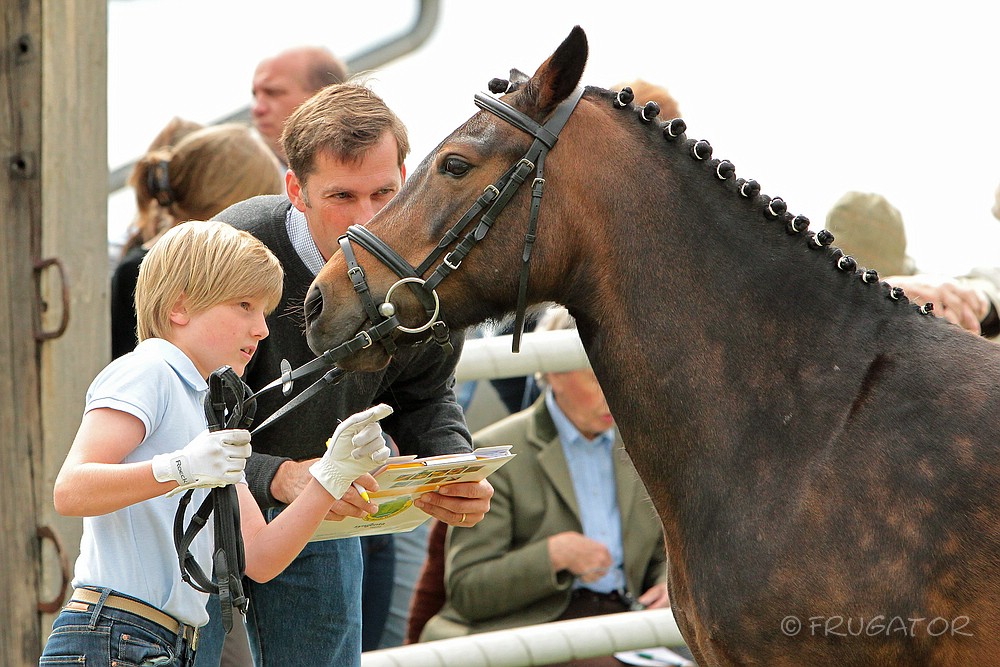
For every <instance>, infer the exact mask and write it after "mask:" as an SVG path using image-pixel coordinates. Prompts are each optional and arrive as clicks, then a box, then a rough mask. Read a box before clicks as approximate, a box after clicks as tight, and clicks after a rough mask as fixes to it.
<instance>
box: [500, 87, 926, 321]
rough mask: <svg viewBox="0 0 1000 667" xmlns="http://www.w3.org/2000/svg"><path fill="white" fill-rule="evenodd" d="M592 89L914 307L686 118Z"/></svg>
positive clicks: (841, 265)
mask: <svg viewBox="0 0 1000 667" xmlns="http://www.w3.org/2000/svg"><path fill="white" fill-rule="evenodd" d="M494 81H496V80H494ZM590 89H591V90H593V91H595V92H597V93H598V94H599V95H600V96H601V97H604V98H607V99H609V101H610V102H611V105H612V106H613V107H614V108H615V109H619V110H622V111H626V112H629V113H632V114H634V115H635V116H636V119H637V120H638V121H639V123H640V124H642V125H647V126H649V131H650V132H651V133H653V132H657V133H659V134H660V135H662V138H663V140H664V141H665V142H666V143H668V144H671V145H673V146H674V147H676V148H677V149H679V150H681V151H682V152H683V153H684V154H686V155H688V156H690V157H691V158H692V159H693V160H696V161H698V162H701V163H703V164H704V166H705V170H706V171H707V172H709V173H710V174H711V175H712V176H714V177H715V180H717V181H720V182H721V184H722V185H723V187H725V188H727V189H728V190H729V191H730V192H731V193H732V194H734V195H736V196H738V197H741V198H743V199H749V200H752V201H753V205H754V207H755V208H757V209H758V210H759V211H760V213H761V215H762V217H763V218H764V219H765V220H768V221H772V222H777V223H779V224H780V225H781V228H783V229H784V231H785V232H786V233H787V234H789V235H793V236H796V235H797V236H801V238H802V239H803V240H804V241H805V242H806V243H807V244H808V247H809V248H810V249H813V250H819V251H825V254H826V256H827V257H828V258H829V259H830V260H831V261H832V262H833V263H834V264H835V266H836V267H837V269H839V270H840V271H841V272H843V273H844V274H845V275H846V276H849V277H851V278H855V279H858V280H859V281H860V282H861V283H862V284H863V285H877V286H878V287H879V289H880V290H881V293H882V294H883V295H884V296H885V297H886V298H888V299H891V300H893V301H898V302H900V303H902V304H910V301H909V299H908V298H907V297H906V295H905V293H904V291H903V289H902V288H900V287H893V286H892V285H889V284H888V283H886V282H885V281H880V280H879V275H878V272H877V271H876V270H875V269H871V268H866V267H862V266H859V265H858V262H857V260H856V259H855V258H854V257H852V256H851V255H848V254H846V253H845V252H844V251H843V250H841V249H840V248H838V247H836V246H834V245H833V241H834V236H833V234H832V233H830V232H829V231H828V230H826V229H821V230H819V231H818V232H813V231H810V230H809V222H810V221H809V218H807V217H806V216H804V215H800V214H792V213H791V212H789V210H788V205H787V203H786V202H785V200H784V199H782V198H781V197H770V196H768V195H766V194H764V193H762V192H761V186H760V184H759V183H758V182H757V181H755V180H753V179H746V178H737V177H736V166H735V165H734V164H733V163H732V162H730V161H729V160H725V159H722V160H720V159H718V158H714V157H712V152H713V151H712V145H711V144H710V143H709V142H708V141H706V140H704V139H697V140H696V139H691V138H688V136H687V123H685V122H684V120H683V119H682V118H672V119H663V120H660V119H658V116H659V112H660V106H659V104H657V103H656V102H653V101H649V102H646V103H645V104H641V105H639V104H636V103H635V102H636V101H635V99H634V94H633V92H632V89H631V88H630V87H628V86H626V87H625V88H623V89H622V90H620V91H618V92H617V93H615V92H612V91H606V90H602V89H598V88H594V87H590ZM910 305H912V307H913V309H914V310H916V311H917V312H919V313H921V314H923V315H928V314H930V313H931V312H932V311H933V309H934V304H933V303H930V302H928V303H924V304H922V305H921V304H916V303H913V304H910Z"/></svg>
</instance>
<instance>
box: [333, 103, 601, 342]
mask: <svg viewBox="0 0 1000 667" xmlns="http://www.w3.org/2000/svg"><path fill="white" fill-rule="evenodd" d="M582 96H583V88H577V89H576V90H574V91H573V93H572V94H571V95H570V96H569V97H568V98H566V99H565V100H563V101H562V102H561V103H560V104H559V106H557V107H556V109H555V111H553V112H552V115H551V116H550V117H549V119H548V120H547V121H546V122H545V124H540V123H538V122H536V121H534V120H532V119H531V118H529V117H528V116H527V115H526V114H524V113H522V112H520V111H518V110H517V109H515V108H513V107H512V106H510V105H509V104H506V103H505V102H502V101H500V100H499V99H497V98H495V97H492V96H490V95H486V94H483V93H477V94H476V106H478V107H479V108H480V109H483V110H485V111H489V112H490V113H492V114H494V115H495V116H497V117H499V118H500V119H501V120H504V121H506V122H507V123H510V124H511V125H513V126H514V127H516V128H518V129H520V130H522V131H524V132H526V133H528V134H530V135H531V136H532V137H534V141H533V142H532V144H531V147H530V148H528V152H527V153H525V154H524V157H522V158H521V159H520V160H519V161H518V162H517V163H516V164H514V165H513V166H511V167H510V168H509V169H508V170H507V171H506V172H505V173H504V174H503V176H501V177H500V179H499V180H497V181H496V182H495V183H493V184H492V185H488V186H486V189H484V190H483V193H482V194H481V195H480V196H479V197H478V198H477V199H476V201H475V203H474V204H473V205H472V206H471V207H470V208H469V210H468V211H466V212H465V215H463V216H462V217H461V219H460V220H459V221H458V222H457V223H455V225H454V226H453V227H452V228H451V229H450V230H448V232H447V233H445V235H444V236H443V237H442V238H441V240H440V241H439V242H438V244H437V247H435V248H434V250H432V251H431V252H430V254H428V255H427V257H426V258H425V259H424V261H423V262H421V263H420V266H417V267H413V266H411V265H410V263H409V262H407V261H406V260H405V259H403V257H402V256H401V255H400V254H399V253H397V252H396V251H395V250H393V249H392V248H390V247H389V246H388V245H387V244H386V243H385V242H384V241H383V240H382V239H380V238H379V237H378V236H376V235H375V234H374V233H372V232H371V231H369V230H368V229H367V228H366V227H362V226H359V225H351V226H350V227H348V228H347V233H346V234H345V235H344V236H341V237H340V238H339V239H338V241H339V243H340V248H341V250H343V252H344V258H345V259H346V261H347V274H348V276H349V277H350V278H351V282H352V284H353V285H354V290H355V292H357V294H358V297H359V298H360V299H361V302H362V304H363V305H364V308H365V312H366V313H367V315H368V318H369V320H370V321H371V322H372V324H373V325H378V324H381V323H382V322H383V321H384V320H385V319H386V318H389V317H393V316H394V315H395V312H396V308H395V306H394V305H393V304H392V303H391V301H390V298H391V297H392V293H393V292H394V291H395V290H396V289H397V288H398V287H400V286H402V285H410V286H411V287H412V288H413V292H414V294H416V296H417V298H418V299H420V301H421V304H422V305H423V306H424V310H425V311H426V312H427V315H428V320H427V322H426V323H425V324H423V325H422V326H420V327H416V328H407V327H403V326H401V325H397V327H396V328H395V329H394V330H392V331H391V332H389V333H385V334H382V336H383V337H381V338H373V341H375V342H379V343H381V344H382V345H383V346H384V347H386V351H387V352H388V353H389V354H390V355H391V354H392V352H393V351H394V350H395V344H394V343H393V342H392V341H391V340H388V338H389V337H390V336H391V335H392V333H394V332H395V331H400V332H403V333H411V334H416V333H422V332H424V331H427V330H430V332H431V335H432V337H433V338H434V340H436V341H437V342H438V343H439V344H442V345H450V344H449V343H447V341H448V340H449V338H448V328H447V325H446V324H445V323H444V321H443V320H441V319H440V316H441V304H440V301H439V299H438V295H437V292H435V288H436V287H437V286H438V284H440V282H441V281H442V280H444V279H445V278H446V277H447V276H448V275H449V274H450V273H451V272H452V271H454V270H455V269H457V268H458V267H459V266H461V264H462V260H463V259H465V256H466V255H468V254H469V252H470V251H471V250H472V248H473V247H475V245H476V244H477V243H479V242H480V241H482V240H483V238H485V237H486V234H487V233H488V232H489V231H490V228H491V227H492V226H493V223H494V221H495V220H496V217H497V216H498V215H499V214H500V212H501V211H503V209H504V208H505V207H506V206H507V204H508V203H509V202H510V200H511V198H512V197H513V196H514V194H515V193H516V192H517V191H518V189H519V188H520V187H521V185H522V184H523V183H524V182H525V181H526V180H527V178H528V175H529V174H530V173H531V171H532V170H534V171H535V179H534V180H533V181H532V183H531V211H530V214H529V218H528V231H527V233H526V234H525V236H524V250H523V252H522V253H521V274H520V280H519V283H518V293H517V310H516V311H515V319H514V338H513V343H512V349H513V351H514V352H518V351H519V350H520V347H521V334H522V332H523V331H524V317H525V310H526V308H527V296H528V273H529V269H530V262H531V252H532V249H533V247H534V243H535V229H536V227H537V223H538V210H539V208H540V207H541V202H542V195H543V194H544V191H545V177H544V168H545V156H546V155H547V154H548V152H549V150H551V149H552V147H553V146H555V145H556V141H557V140H558V139H559V133H560V132H561V131H562V129H563V127H564V126H565V125H566V121H568V120H569V117H570V116H571V115H572V114H573V111H574V110H575V109H576V105H577V103H578V102H579V101H580V98H581V97H582ZM484 210H485V212H483V211H484ZM480 213H481V214H482V215H480ZM477 216H479V224H477V225H476V226H475V227H474V228H473V229H472V230H471V231H469V232H468V233H465V229H466V227H468V226H469V225H470V224H471V223H472V221H473V220H474V219H475V218H476V217H477ZM463 233H465V236H464V237H462V234H463ZM459 238H461V241H460V242H459V243H458V244H457V245H456V246H455V248H454V249H453V250H452V251H451V252H448V253H447V254H444V253H445V252H446V251H447V250H448V248H449V247H451V245H452V244H453V243H455V241H458V240H459ZM351 242H354V243H356V244H358V245H359V246H361V247H362V248H364V249H365V250H367V251H368V252H369V253H371V254H372V255H374V256H375V258H376V259H378V260H379V261H380V262H381V263H382V264H384V265H385V266H386V267H388V268H389V269H391V270H392V271H393V272H394V273H395V274H396V275H397V276H399V278H400V279H399V280H398V281H397V282H396V283H394V284H393V285H392V287H390V288H389V290H388V292H386V295H385V300H384V302H383V303H382V304H380V305H379V306H378V307H376V306H375V303H374V301H373V299H372V296H371V290H370V289H369V287H368V283H367V280H366V279H365V275H364V271H363V270H362V268H361V266H360V265H359V263H358V261H357V258H356V257H355V255H354V250H353V248H352V247H351ZM442 255H444V257H442ZM438 259H440V260H441V262H440V264H438V265H437V268H435V269H434V271H433V272H432V273H431V275H430V276H429V277H428V278H427V279H426V280H425V279H423V278H422V277H421V276H423V275H424V274H425V273H427V271H429V270H430V268H431V266H432V265H433V264H434V263H435V262H437V261H438ZM373 328H375V327H373ZM390 348H391V349H390Z"/></svg>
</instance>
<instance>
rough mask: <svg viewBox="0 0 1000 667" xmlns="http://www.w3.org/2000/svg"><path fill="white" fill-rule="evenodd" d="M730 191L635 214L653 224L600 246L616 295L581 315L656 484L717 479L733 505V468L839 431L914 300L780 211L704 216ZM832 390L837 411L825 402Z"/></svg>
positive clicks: (780, 457) (788, 465)
mask: <svg viewBox="0 0 1000 667" xmlns="http://www.w3.org/2000/svg"><path fill="white" fill-rule="evenodd" d="M723 205H724V203H723ZM719 206H720V204H719V203H718V202H713V201H709V202H696V205H694V206H689V207H688V208H686V209H684V208H682V209H681V210H682V213H681V214H680V216H678V214H676V213H674V214H671V213H669V212H668V211H669V209H668V205H667V204H666V203H665V204H664V205H663V209H662V213H658V214H657V215H659V216H661V217H655V216H653V217H651V218H650V219H648V220H637V219H635V218H633V219H632V220H631V223H632V225H635V226H640V225H641V227H640V228H641V229H642V230H643V234H642V235H641V236H639V235H632V236H630V235H629V234H627V233H622V234H619V235H618V236H616V237H615V238H616V239H619V240H617V241H613V242H610V243H608V244H607V245H606V246H604V248H605V249H604V250H602V252H606V253H607V254H608V256H607V257H595V258H591V266H610V265H614V266H617V267H618V271H617V272H616V273H617V275H616V276H610V277H608V279H607V281H606V283H601V282H597V283H592V284H591V285H590V288H591V289H593V290H595V292H596V293H598V294H600V295H601V296H600V298H598V299H592V300H591V303H589V304H584V303H582V301H583V300H581V303H580V304H579V306H578V307H577V308H575V311H576V312H575V314H577V316H578V319H579V320H581V336H582V337H583V338H584V341H585V345H586V347H587V349H588V354H589V355H590V358H591V362H592V364H593V365H594V367H595V370H596V371H597V373H598V377H599V378H600V379H601V381H602V386H603V387H604V389H605V393H606V394H607V396H608V401H609V404H610V406H611V409H612V412H613V413H614V415H615V418H616V421H617V422H618V424H619V427H620V428H621V430H622V435H623V437H624V439H625V443H626V448H627V449H628V450H629V452H630V454H631V455H632V457H633V460H634V461H635V463H636V466H637V468H638V469H639V471H640V474H642V476H643V479H644V480H645V481H646V482H647V485H649V480H650V479H659V480H661V481H662V482H663V486H664V493H665V494H676V493H678V492H680V493H684V492H685V491H690V490H691V487H692V486H696V487H699V488H702V489H712V491H710V492H713V493H718V494H719V495H720V497H721V498H714V499H713V501H719V500H720V499H721V501H722V503H723V504H724V503H725V501H726V498H725V497H727V496H731V495H732V487H731V486H729V484H730V482H729V481H727V480H726V476H727V475H730V474H732V471H733V470H738V469H740V467H741V466H743V467H744V468H745V469H746V470H750V471H752V470H758V471H762V470H769V471H775V472H777V471H782V470H792V469H794V467H795V466H796V465H802V464H803V461H805V459H806V457H808V456H809V455H810V452H812V451H815V448H816V447H817V445H818V444H821V443H822V441H823V439H824V438H826V437H835V433H836V428H837V424H838V420H839V419H840V418H841V417H840V416H839V415H841V414H845V413H846V412H847V411H848V410H849V408H850V406H851V404H852V401H853V400H854V399H855V397H856V396H857V394H858V392H859V391H860V387H861V386H862V385H863V383H864V382H865V378H866V376H867V374H868V373H869V372H870V368H871V366H872V364H873V363H874V360H875V358H876V357H877V355H878V353H879V347H878V346H877V345H876V344H875V341H876V337H877V336H878V334H879V332H880V331H883V330H885V329H886V328H887V327H888V328H893V327H894V326H895V322H896V320H898V319H899V318H900V317H907V316H908V315H911V314H910V313H908V312H903V310H902V308H897V309H895V312H893V307H892V306H884V305H882V306H880V305H879V304H881V303H882V302H884V301H885V297H884V294H883V293H884V291H885V289H886V288H885V287H884V286H880V285H878V284H873V285H866V284H864V283H863V282H862V281H861V280H860V278H858V277H857V276H856V275H855V274H854V272H853V271H850V270H848V271H841V270H839V269H838V268H837V267H836V266H835V259H834V258H833V257H831V253H830V251H828V250H827V249H812V248H810V247H809V244H808V242H807V240H806V239H805V238H802V237H797V236H795V237H793V236H790V235H788V234H786V232H785V231H784V226H783V225H782V224H781V223H779V222H776V221H768V220H766V219H764V217H763V216H762V215H759V216H757V217H751V216H749V215H746V214H744V213H740V214H732V213H726V214H724V215H722V216H715V215H712V214H711V213H709V214H707V215H706V214H701V217H698V216H699V214H698V213H697V211H712V210H713V207H715V208H718V207H719ZM673 208H674V209H675V210H676V209H677V207H676V206H675V207H673ZM671 215H673V218H671ZM681 216H689V217H688V219H681ZM743 218H746V219H743ZM616 243H617V246H615V245H614V244H616ZM612 259H613V260H614V261H613V263H612V261H611V260H612ZM824 405H827V406H829V409H830V414H828V415H819V416H818V417H817V415H810V414H809V412H810V411H817V410H822V409H823V406H824ZM779 474H780V473H779ZM748 479H749V478H748ZM748 483H749V482H748ZM727 489H728V490H727ZM678 490H680V491H678ZM745 490H746V489H742V491H745ZM732 500H733V502H738V499H736V498H735V496H733V497H732Z"/></svg>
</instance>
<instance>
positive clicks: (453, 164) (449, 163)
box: [442, 156, 472, 176]
mask: <svg viewBox="0 0 1000 667" xmlns="http://www.w3.org/2000/svg"><path fill="white" fill-rule="evenodd" d="M471 167H472V165H470V164H469V163H468V162H466V161H465V160H463V159H462V158H460V157H455V156H451V157H447V158H445V160H444V164H443V165H442V168H443V171H444V173H446V174H450V175H452V176H464V175H465V174H466V173H468V171H469V169H470V168H471Z"/></svg>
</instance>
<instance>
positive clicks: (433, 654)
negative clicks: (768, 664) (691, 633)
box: [361, 609, 684, 667]
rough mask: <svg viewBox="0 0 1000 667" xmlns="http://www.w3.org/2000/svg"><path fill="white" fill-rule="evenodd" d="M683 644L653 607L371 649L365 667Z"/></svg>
mask: <svg viewBox="0 0 1000 667" xmlns="http://www.w3.org/2000/svg"><path fill="white" fill-rule="evenodd" d="M683 644H684V639H683V638H682V637H681V633H680V631H679V630H678V629H677V623H676V622H675V621H674V617H673V614H672V612H671V611H670V610H669V609H654V610H647V611H630V612H624V613H621V614H607V615H605V616H591V617H588V618H578V619H574V620H571V621H555V622H553V623H544V624H542V625H529V626H526V627H523V628H513V629H511V630H500V631H497V632H484V633H481V634H477V635H469V636H467V637H456V638H454V639H442V640H440V641H436V642H424V643H421V644H409V645H407V646H399V647H396V648H389V649H383V650H381V651H369V652H367V653H362V654H361V667H530V666H533V665H549V664H552V663H554V662H563V661H566V660H574V659H579V658H592V657H595V656H600V655H611V654H612V653H616V652H618V651H629V650H633V649H641V648H649V647H653V646H682V645H683Z"/></svg>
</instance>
